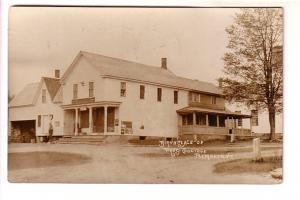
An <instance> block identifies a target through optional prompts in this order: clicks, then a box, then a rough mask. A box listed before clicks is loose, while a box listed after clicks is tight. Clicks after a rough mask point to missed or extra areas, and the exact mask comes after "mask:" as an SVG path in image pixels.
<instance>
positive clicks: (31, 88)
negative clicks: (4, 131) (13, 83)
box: [9, 82, 40, 107]
mask: <svg viewBox="0 0 300 200" xmlns="http://www.w3.org/2000/svg"><path fill="white" fill-rule="evenodd" d="M39 86H40V82H37V83H30V84H28V85H26V86H25V87H24V88H23V90H22V91H21V92H19V93H18V94H17V95H16V96H15V97H14V98H13V99H12V100H11V102H10V103H9V107H16V106H28V105H33V104H34V98H35V95H36V92H37V90H38V89H39Z"/></svg>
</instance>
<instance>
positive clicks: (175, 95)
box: [174, 90, 178, 104]
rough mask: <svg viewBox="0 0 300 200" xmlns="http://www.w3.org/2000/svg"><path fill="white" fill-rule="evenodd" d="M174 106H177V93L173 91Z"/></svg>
mask: <svg viewBox="0 0 300 200" xmlns="http://www.w3.org/2000/svg"><path fill="white" fill-rule="evenodd" d="M174 104H178V91H176V90H175V91H174Z"/></svg>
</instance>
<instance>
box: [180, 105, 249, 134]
mask: <svg viewBox="0 0 300 200" xmlns="http://www.w3.org/2000/svg"><path fill="white" fill-rule="evenodd" d="M177 113H178V114H179V125H178V129H179V134H180V135H199V134H205V135H210V134H211V135H229V134H235V135H237V136H250V135H251V128H250V129H246V128H243V123H242V122H241V120H242V119H245V118H251V116H250V115H245V114H241V113H234V112H230V111H225V110H213V109H204V108H198V107H186V108H183V109H180V110H178V111H177Z"/></svg>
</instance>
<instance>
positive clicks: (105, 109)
mask: <svg viewBox="0 0 300 200" xmlns="http://www.w3.org/2000/svg"><path fill="white" fill-rule="evenodd" d="M106 133H107V106H104V134H106Z"/></svg>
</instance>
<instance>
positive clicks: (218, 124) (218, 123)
mask: <svg viewBox="0 0 300 200" xmlns="http://www.w3.org/2000/svg"><path fill="white" fill-rule="evenodd" d="M219 126H220V122H219V115H217V127H219Z"/></svg>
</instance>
